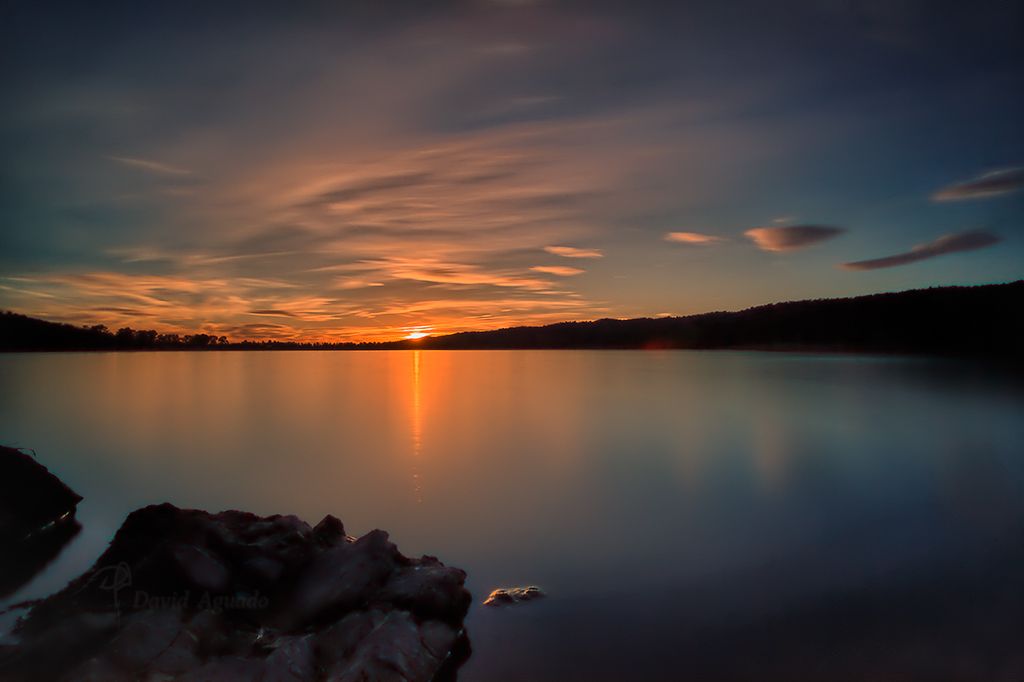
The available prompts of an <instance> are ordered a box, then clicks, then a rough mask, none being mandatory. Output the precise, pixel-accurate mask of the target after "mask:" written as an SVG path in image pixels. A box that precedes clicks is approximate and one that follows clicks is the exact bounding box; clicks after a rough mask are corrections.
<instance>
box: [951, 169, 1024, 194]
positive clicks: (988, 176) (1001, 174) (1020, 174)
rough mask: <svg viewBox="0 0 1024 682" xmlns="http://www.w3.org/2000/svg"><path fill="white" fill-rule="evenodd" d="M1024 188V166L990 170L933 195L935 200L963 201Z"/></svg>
mask: <svg viewBox="0 0 1024 682" xmlns="http://www.w3.org/2000/svg"><path fill="white" fill-rule="evenodd" d="M1022 188H1024V168H1004V169H1001V170H995V171H990V172H988V173H984V174H982V175H979V176H978V177H976V178H971V179H970V180H966V181H964V182H958V183H956V184H953V185H950V186H948V187H944V188H942V189H940V190H939V191H938V192H936V193H935V194H933V195H932V199H933V200H935V201H963V200H965V199H987V198H989V197H997V196H1001V195H1003V194H1010V193H1011V192H1017V191H1020V190H1021V189H1022Z"/></svg>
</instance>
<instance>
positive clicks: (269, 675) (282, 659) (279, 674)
mask: <svg viewBox="0 0 1024 682" xmlns="http://www.w3.org/2000/svg"><path fill="white" fill-rule="evenodd" d="M314 679H316V654H315V651H314V649H313V636H312V635H302V636H301V637H282V638H281V639H279V640H278V641H277V643H276V645H275V647H274V653H272V654H270V655H269V656H267V660H266V663H265V665H264V667H263V676H262V678H261V682H312V680H314Z"/></svg>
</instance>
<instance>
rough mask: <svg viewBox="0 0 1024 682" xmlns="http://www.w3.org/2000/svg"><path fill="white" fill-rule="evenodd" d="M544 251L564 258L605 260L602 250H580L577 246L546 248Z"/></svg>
mask: <svg viewBox="0 0 1024 682" xmlns="http://www.w3.org/2000/svg"><path fill="white" fill-rule="evenodd" d="M544 250H545V251H547V252H548V253H552V254H554V255H556V256H561V257H562V258H604V253H602V252H601V250H600V249H578V248H576V247H575V246H545V247H544Z"/></svg>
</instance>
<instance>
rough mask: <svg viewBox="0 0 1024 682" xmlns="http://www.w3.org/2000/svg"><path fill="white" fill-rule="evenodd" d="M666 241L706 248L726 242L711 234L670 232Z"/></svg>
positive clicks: (666, 236) (666, 235)
mask: <svg viewBox="0 0 1024 682" xmlns="http://www.w3.org/2000/svg"><path fill="white" fill-rule="evenodd" d="M665 241H668V242H678V243H680V244H694V245H697V246H706V245H708V244H717V243H718V242H722V241H725V240H724V239H723V238H722V237H716V236H714V235H710V234H701V233H700V232H668V233H666V234H665Z"/></svg>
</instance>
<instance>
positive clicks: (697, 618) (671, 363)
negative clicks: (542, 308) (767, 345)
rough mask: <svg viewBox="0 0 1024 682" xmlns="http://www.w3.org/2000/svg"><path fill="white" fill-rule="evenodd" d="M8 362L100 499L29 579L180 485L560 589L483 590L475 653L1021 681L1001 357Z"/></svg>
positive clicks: (532, 664) (1013, 453) (1021, 567)
mask: <svg viewBox="0 0 1024 682" xmlns="http://www.w3.org/2000/svg"><path fill="white" fill-rule="evenodd" d="M0 389H2V390H0V441H2V442H4V443H6V444H9V445H15V446H21V447H26V448H32V449H34V450H35V451H36V452H37V453H38V456H39V458H40V460H41V461H42V462H43V463H44V464H46V465H47V466H48V467H49V468H50V469H51V470H52V471H54V472H55V473H57V474H58V475H59V476H60V477H61V478H62V479H63V480H64V481H66V482H67V483H68V484H69V485H70V486H71V487H72V488H74V489H75V490H76V491H77V492H79V493H80V494H81V495H83V496H84V497H85V500H84V502H82V504H81V505H80V508H79V519H80V521H81V523H82V525H83V531H82V533H81V534H80V535H79V536H78V537H77V538H76V539H75V540H74V541H73V542H72V543H71V544H70V545H69V546H68V547H67V548H65V550H64V551H63V553H62V554H61V555H60V557H59V558H58V559H57V560H56V561H55V562H54V563H52V564H51V565H50V566H49V567H48V568H47V570H46V571H45V572H44V573H42V574H40V575H39V576H38V577H37V578H36V579H35V580H34V581H33V582H32V583H30V584H29V585H28V586H26V587H25V588H24V589H23V590H21V592H20V593H18V594H16V595H13V596H12V597H11V598H10V599H9V600H8V601H12V600H18V599H25V598H29V597H35V596H41V595H44V594H47V593H48V592H50V591H52V590H54V589H57V588H59V587H62V586H63V584H64V583H65V582H66V581H67V579H68V578H70V577H72V576H73V575H76V574H78V573H79V572H81V571H82V570H84V569H85V568H87V567H88V566H89V565H91V563H92V562H93V561H94V560H95V558H96V557H97V556H98V555H99V553H100V552H101V551H102V550H103V548H104V546H105V544H106V543H107V542H108V541H109V539H110V537H111V536H112V535H113V533H114V531H115V530H116V529H117V527H118V526H119V525H120V523H121V521H122V520H123V519H124V517H125V515H126V514H127V513H128V512H130V511H131V510H133V509H135V508H137V507H139V506H143V505H146V504H150V503H154V502H162V501H169V502H172V503H174V504H176V505H179V506H184V507H197V508H202V509H207V510H211V511H218V510H222V509H228V508H238V509H245V510H249V511H253V512H256V513H259V514H271V513H293V514H296V515H298V516H300V517H302V518H304V519H306V520H307V521H309V522H310V523H315V522H316V521H318V520H319V519H320V518H321V517H323V516H324V515H325V514H328V513H330V514H334V515H336V516H338V517H340V518H341V519H342V520H343V521H344V523H345V525H346V529H347V530H348V532H349V533H350V534H354V535H355V534H362V533H364V532H366V531H368V530H370V529H373V528H378V527H379V528H384V529H386V530H388V531H390V533H391V535H392V539H393V540H394V541H395V542H396V543H397V544H398V546H399V548H400V549H401V550H402V551H403V552H405V553H406V554H421V553H429V554H434V555H437V556H439V557H440V558H441V559H442V560H444V561H445V562H446V563H449V564H453V565H457V566H460V567H462V568H465V569H466V570H467V571H468V572H469V587H470V589H471V590H472V592H473V593H474V596H475V598H476V603H477V604H479V602H480V601H482V599H483V597H484V596H485V595H486V593H487V592H488V591H489V590H490V589H492V588H494V587H498V586H507V585H519V584H528V583H535V584H539V585H541V586H543V587H544V588H545V590H547V591H548V592H549V594H550V595H551V596H550V598H549V599H548V600H546V601H544V602H540V603H534V604H530V605H526V606H523V607H521V608H516V609H507V610H501V611H492V610H488V609H481V608H480V607H479V606H474V608H473V610H472V611H471V613H470V617H469V619H468V627H469V634H470V637H471V640H472V644H473V649H474V652H473V655H472V657H471V658H470V660H469V662H468V663H467V665H466V666H465V667H464V668H463V670H462V673H461V675H460V679H464V680H478V681H488V682H490V681H501V680H566V679H579V680H601V679H623V678H624V677H633V678H634V679H665V680H670V679H679V678H680V677H681V676H683V675H684V673H686V672H692V673H694V674H697V675H699V676H700V679H769V678H773V677H787V678H788V679H794V680H795V679H805V678H806V679H816V678H817V679H821V677H822V675H824V676H827V677H828V678H830V679H833V680H834V679H841V678H842V676H843V675H849V676H850V679H857V678H858V677H859V676H863V675H865V674H877V673H878V672H879V671H882V672H893V671H895V672H899V671H912V672H914V673H915V674H920V671H922V670H925V671H928V670H931V671H932V673H933V674H932V675H931V677H930V679H947V678H948V679H960V678H961V677H962V676H964V675H966V676H967V677H968V678H969V677H970V676H972V675H977V674H978V673H977V671H978V670H984V672H985V674H986V675H989V674H991V675H992V676H993V677H992V679H996V677H995V676H997V675H999V674H1003V673H1004V672H1005V671H1007V670H1015V669H1016V668H1013V666H1014V665H1017V664H1020V663H1021V662H1020V661H1019V659H1014V657H1013V654H1012V651H1013V647H1012V646H1004V643H1005V642H1008V641H1012V639H1014V638H1019V637H1020V635H1021V632H1022V631H1024V627H1022V624H1021V619H1020V618H1019V615H1018V616H1015V615H1014V614H1019V611H1016V610H1014V609H1016V608H1018V607H1019V606H1021V604H1024V601H1022V594H1024V586H1022V585H1021V584H1020V578H1019V575H1020V574H1021V573H1022V572H1024V562H1022V560H1021V559H1022V556H1021V554H1022V547H1024V419H1021V417H1022V415H1024V409H1022V408H1024V393H1022V391H1021V385H1020V383H1019V382H1018V381H1016V380H1015V379H1012V378H1006V377H1000V375H999V374H998V373H995V372H992V371H989V370H984V369H979V368H977V367H972V366H967V365H962V364H959V363H955V362H952V361H936V360H924V359H906V358H878V357H856V356H812V355H807V356H804V355H789V354H767V353H762V354H758V353H733V352H708V353H702V352H687V351H585V352H577V351H550V352H548V351H509V352H500V351H493V352H492V351H455V352H445V351H421V352H414V351H396V352H372V351H367V352H194V353H190V352H163V353H82V354H76V353H74V354H73V353H67V354H8V355H0ZM985 628H987V629H985ZM984 647H988V648H987V649H985V650H984V651H982V650H981V648H984ZM951 661H954V662H959V663H955V665H954V663H951ZM957 665H959V666H960V668H957V667H956V666H957ZM1022 665H1024V664H1022ZM929 666H930V667H929ZM979 666H980V667H979ZM986 666H987V667H986ZM958 671H959V672H958ZM958 675H959V676H961V677H958Z"/></svg>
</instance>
